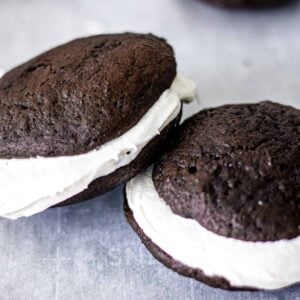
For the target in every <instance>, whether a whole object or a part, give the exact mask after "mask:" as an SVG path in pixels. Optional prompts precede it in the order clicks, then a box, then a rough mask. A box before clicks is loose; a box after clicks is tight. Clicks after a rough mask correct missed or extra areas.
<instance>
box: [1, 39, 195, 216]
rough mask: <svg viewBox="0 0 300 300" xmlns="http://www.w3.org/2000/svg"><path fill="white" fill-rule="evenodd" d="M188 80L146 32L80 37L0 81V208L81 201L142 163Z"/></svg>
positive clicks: (188, 89)
mask: <svg viewBox="0 0 300 300" xmlns="http://www.w3.org/2000/svg"><path fill="white" fill-rule="evenodd" d="M194 92H195V86H194V84H193V82H191V81H190V80H189V79H187V78H185V77H184V76H182V75H180V74H177V73H176V61H175V58H174V53H173V50H172V48H171V47H170V46H169V45H168V44H167V43H166V41H165V40H163V39H161V38H158V37H156V36H154V35H151V34H148V35H145V34H134V33H125V34H110V35H98V36H92V37H88V38H81V39H77V40H74V41H71V42H69V43H67V44H65V45H62V46H60V47H57V48H54V49H51V50H50V51H48V52H45V53H43V54H41V55H39V56H38V57H36V58H34V59H32V60H30V61H28V62H27V63H25V64H23V65H21V66H19V67H17V68H15V69H13V70H11V71H10V72H8V73H6V74H5V75H4V76H3V77H2V78H1V79H0V199H1V200H0V215H1V216H4V217H7V218H13V219H15V218H18V217H21V216H29V215H32V214H34V213H37V212H40V211H42V210H44V209H46V208H48V207H51V206H54V205H57V204H71V203H74V202H78V201H83V200H88V199H90V198H92V197H95V196H97V195H100V194H102V193H104V192H106V191H109V190H110V189H112V188H113V187H115V186H117V185H118V184H120V183H123V182H125V181H127V180H128V179H130V178H131V177H132V176H134V175H136V174H137V173H138V172H140V171H141V170H143V169H145V168H146V167H147V166H148V165H149V164H150V163H151V162H152V161H153V160H154V159H155V158H156V157H157V156H158V155H159V154H160V153H161V152H162V151H163V148H164V145H165V144H166V140H167V139H168V138H170V137H171V136H172V133H173V131H174V130H175V129H176V127H177V124H178V121H179V118H180V112H181V99H191V98H192V97H193V95H194Z"/></svg>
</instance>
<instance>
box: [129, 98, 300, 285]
mask: <svg viewBox="0 0 300 300" xmlns="http://www.w3.org/2000/svg"><path fill="white" fill-rule="evenodd" d="M299 153H300V111H299V110H297V109H295V108H293V107H289V106H284V105H280V104H277V103H272V102H269V101H266V102H260V103H258V104H240V105H225V106H222V107H217V108H213V109H207V110H203V111H201V112H199V113H198V114H196V115H194V116H193V117H191V118H190V119H188V120H187V121H185V122H184V123H183V125H182V126H181V128H180V129H179V138H178V139H177V140H176V142H175V144H174V145H173V147H172V148H171V149H169V150H167V152H166V153H165V154H164V155H163V156H162V157H161V158H160V159H159V160H158V162H157V163H156V164H155V166H154V168H153V170H152V168H151V169H149V170H148V171H146V172H145V173H143V174H140V175H138V176H137V177H135V178H134V179H132V180H131V181H130V182H129V183H127V186H126V198H127V200H126V201H125V212H126V217H127V219H128V221H129V223H130V224H131V226H132V227H133V229H134V230H135V231H136V232H137V234H138V235H139V236H140V238H141V240H142V242H143V243H144V244H145V246H146V247H147V248H148V249H149V251H150V252H151V253H152V254H153V255H154V256H155V257H156V258H157V259H158V260H160V261H161V262H162V263H163V264H165V265H166V266H167V267H169V268H171V269H173V270H174V271H176V272H178V273H180V274H182V275H185V276H189V277H193V278H195V279H197V280H199V281H202V282H205V283H207V284H209V285H211V286H214V287H219V288H223V289H266V290H267V289H279V288H283V287H286V286H288V285H292V284H294V283H297V282H299V281H300V267H299V265H298V262H299V259H300V158H299Z"/></svg>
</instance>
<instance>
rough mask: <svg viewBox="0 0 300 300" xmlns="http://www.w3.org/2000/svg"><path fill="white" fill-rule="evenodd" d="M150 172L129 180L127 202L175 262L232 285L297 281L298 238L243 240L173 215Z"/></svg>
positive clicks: (268, 285)
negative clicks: (223, 234) (197, 269)
mask: <svg viewBox="0 0 300 300" xmlns="http://www.w3.org/2000/svg"><path fill="white" fill-rule="evenodd" d="M151 175H152V169H151V168H150V169H149V170H148V171H147V172H145V173H144V174H140V175H138V176H137V177H135V178H134V179H132V180H131V181H130V182H129V183H128V184H127V186H126V192H127V199H128V205H129V207H130V209H131V210H132V212H133V215H134V219H135V221H136V222H137V224H138V225H139V227H140V228H141V229H142V230H143V231H144V233H145V234H146V236H147V237H149V238H150V239H151V240H152V242H153V243H154V244H156V245H157V246H158V247H159V248H161V249H162V250H164V251H165V252H166V253H168V254H169V255H170V256H171V257H173V258H174V259H175V260H177V261H180V262H181V263H183V264H184V265H187V266H189V267H191V268H199V269H201V270H202V271H203V272H204V273H205V274H206V275H207V276H222V277H224V278H226V279H227V280H228V281H229V282H230V284H231V285H233V286H235V287H245V286H246V287H253V288H260V289H278V288H282V287H285V286H288V285H291V284H294V283H296V282H299V281H300V268H299V261H300V237H297V238H294V239H291V240H280V241H275V242H247V241H241V240H236V239H233V238H226V237H224V236H220V235H217V234H215V233H213V232H211V231H208V230H207V229H205V228H204V227H203V226H201V225H200V224H199V223H198V222H197V221H195V220H192V219H187V218H183V217H180V216H178V215H175V214H174V213H173V212H172V211H171V209H170V207H169V206H168V205H167V204H166V203H165V202H164V201H163V199H161V198H160V197H159V195H158V193H157V191H156V189H155V187H154V184H153V181H152V176H151Z"/></svg>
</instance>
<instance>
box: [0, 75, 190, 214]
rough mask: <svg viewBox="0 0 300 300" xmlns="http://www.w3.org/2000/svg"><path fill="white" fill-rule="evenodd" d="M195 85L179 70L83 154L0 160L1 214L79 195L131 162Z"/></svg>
mask: <svg viewBox="0 0 300 300" xmlns="http://www.w3.org/2000/svg"><path fill="white" fill-rule="evenodd" d="M194 95H195V84H194V83H193V82H192V81H191V80H189V79H188V78H186V77H184V76H183V75H180V74H177V77H176V78H175V80H174V82H173V83H172V86H171V87H170V89H168V90H166V91H164V92H163V94H162V95H161V96H160V98H159V99H158V100H157V101H156V103H155V104H154V105H153V106H152V107H151V108H150V109H149V110H148V111H147V113H146V114H145V115H144V116H143V117H142V119H141V120H140V121H139V122H138V123H137V124H136V125H135V126H134V127H133V128H131V129H130V130H129V131H127V132H126V133H124V134H123V135H121V136H120V137H118V138H116V139H114V140H112V141H110V142H108V143H106V144H104V145H102V146H101V147H100V148H99V149H97V150H93V151H90V152H88V153H86V154H81V155H75V156H61V157H48V158H44V157H35V158H29V159H0V216H3V217H6V218H11V219H16V218H19V217H22V216H30V215H33V214H35V213H38V212H40V211H43V210H45V209H47V208H48V207H50V206H53V205H55V204H57V203H59V202H62V201H64V200H66V199H67V198H69V197H71V196H73V195H76V194H78V193H79V192H81V191H83V190H84V189H86V188H87V187H88V185H89V184H90V183H91V182H92V181H93V180H95V179H96V178H99V177H101V176H105V175H108V174H110V173H112V172H114V171H115V170H116V169H118V168H120V167H122V166H125V165H127V164H129V163H130V162H131V161H133V160H134V159H135V158H136V157H137V156H138V154H139V153H140V152H141V150H142V149H143V147H145V146H146V145H147V143H149V142H150V141H151V140H152V139H153V138H154V137H155V136H156V135H158V134H159V133H160V132H161V131H162V130H163V128H165V127H166V126H167V125H168V124H169V123H170V122H171V121H172V120H174V119H175V118H176V116H177V115H178V114H179V112H180V108H181V99H192V98H193V97H194Z"/></svg>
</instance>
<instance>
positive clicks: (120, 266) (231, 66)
mask: <svg viewBox="0 0 300 300" xmlns="http://www.w3.org/2000/svg"><path fill="white" fill-rule="evenodd" d="M299 30H300V4H298V3H293V4H291V5H288V6H286V7H282V8H280V9H269V10H262V11H245V10H239V11H238V10H234V11H231V10H224V9H220V8H215V7H211V6H209V5H205V4H202V3H200V2H197V1H196V0H152V1H146V0H127V1H117V0H110V1H104V0H101V1H99V0H98V1H97V0H85V1H83V0H82V1H79V0H68V1H67V0H66V1H59V0H52V1H50V0H49V1H46V0H26V1H25V0H23V1H22V0H10V1H9V0H2V1H0V70H3V71H5V70H8V69H9V68H11V67H13V66H15V65H17V64H19V63H20V62H23V61H24V60H26V59H28V58H30V57H32V56H33V55H36V54H38V53H39V52H41V51H43V50H46V49H48V48H50V47H52V46H55V45H57V44H59V43H63V42H65V41H68V40H70V39H73V38H75V37H79V36H85V35H90V34H96V33H102V32H120V31H139V32H152V33H155V34H158V35H161V36H164V37H166V38H167V39H168V41H169V42H170V43H171V44H172V45H173V46H174V48H175V51H176V54H177V60H178V68H179V69H180V70H181V71H183V72H184V73H186V74H188V75H189V76H190V77H192V78H193V79H194V80H195V82H196V83H197V85H198V87H199V98H200V100H201V104H200V105H199V104H197V103H194V104H192V105H190V106H188V107H187V108H186V110H185V116H187V115H189V114H191V113H193V112H195V111H197V110H198V109H199V108H200V106H202V107H207V106H214V105H219V104H222V103H228V102H230V103H231V102H242V101H257V100H262V99H272V100H277V101H281V102H283V103H289V104H293V105H295V106H300V99H299V95H300V83H299V77H300V39H299ZM16 188H17V186H16ZM122 201H123V199H122V187H120V188H117V189H116V190H114V191H112V192H111V193H108V194H106V195H104V196H102V197H100V198H97V199H94V200H91V201H88V202H85V203H82V204H80V205H77V206H71V207H65V208H56V209H51V210H48V211H45V212H43V213H40V214H38V215H35V216H33V217H30V218H22V219H19V220H17V221H9V220H5V219H0V273H1V276H0V299H1V300H6V299H7V300H20V299H21V300H23V299H25V300H26V299H30V300H32V299H42V300H48V299H56V300H65V299H66V300H70V299H76V300H77V299H84V300H86V299H105V300H108V299H114V300H115V299H133V300H134V299H205V300H213V299H241V300H242V299H265V300H271V299H289V300H296V299H297V300H300V287H297V286H296V287H292V288H289V289H284V290H281V291H277V292H256V293H251V292H234V293H232V292H226V291H221V290H217V289H212V288H210V287H207V286H205V285H204V284H201V283H198V282H196V281H194V280H191V279H188V278H184V277H181V276H179V275H177V274H176V273H174V272H172V271H170V270H168V269H167V268H165V267H164V266H163V265H161V264H160V263H158V262H157V261H155V260H154V259H153V258H152V256H151V255H150V254H149V253H148V252H147V251H146V250H145V248H144V247H143V246H142V245H141V243H140V241H139V239H138V238H137V237H136V235H135V234H134V233H133V232H132V230H131V228H130V227H129V225H127V223H126V221H125V219H124V216H123V211H122ZM220 255H222V253H220ZM283 272H284V270H283Z"/></svg>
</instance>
